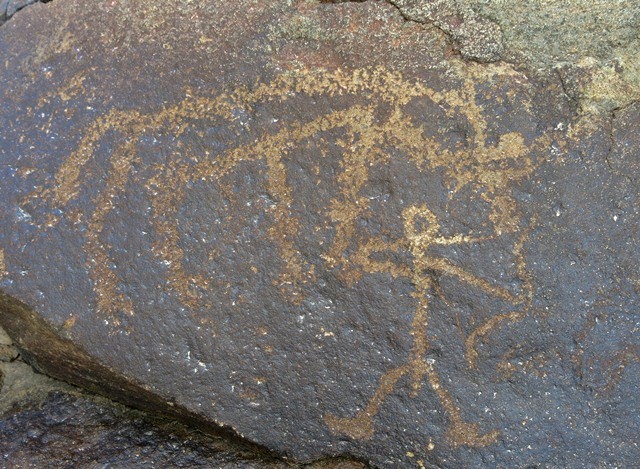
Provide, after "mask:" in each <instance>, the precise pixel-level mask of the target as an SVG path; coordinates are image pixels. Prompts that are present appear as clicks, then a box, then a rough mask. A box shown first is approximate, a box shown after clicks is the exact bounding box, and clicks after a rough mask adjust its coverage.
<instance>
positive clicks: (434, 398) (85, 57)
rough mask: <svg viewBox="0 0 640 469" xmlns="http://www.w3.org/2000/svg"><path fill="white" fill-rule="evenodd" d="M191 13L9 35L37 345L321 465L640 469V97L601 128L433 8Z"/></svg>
mask: <svg viewBox="0 0 640 469" xmlns="http://www.w3.org/2000/svg"><path fill="white" fill-rule="evenodd" d="M165 3H166V4H163V5H159V4H158V2H150V1H140V2H135V4H130V3H127V2H117V1H114V2H106V3H100V4H86V3H85V2H80V1H69V2H65V4H64V8H61V7H60V8H57V7H56V5H55V4H52V5H48V6H40V7H38V8H35V7H34V8H31V9H29V10H28V11H25V12H23V13H22V14H21V15H20V17H16V18H15V19H14V20H13V21H12V22H10V23H8V24H7V25H5V26H4V27H3V28H2V30H0V50H2V51H3V52H2V54H3V55H2V57H3V58H4V59H5V60H4V61H3V62H4V63H5V64H6V66H5V68H4V69H3V70H2V72H1V73H2V74H3V79H4V81H6V82H8V83H9V84H10V86H7V87H4V88H3V93H4V95H3V102H4V106H3V108H2V110H0V122H1V124H2V128H3V129H4V132H3V133H2V134H1V135H0V139H1V140H0V158H2V166H0V171H1V173H0V177H1V178H2V181H3V185H2V187H0V201H2V204H1V205H0V270H1V271H3V276H2V278H1V279H0V288H2V291H3V294H2V297H1V298H2V299H1V300H0V305H1V307H2V310H3V315H2V318H1V319H0V320H1V321H2V323H3V324H4V325H5V326H6V327H7V329H8V330H9V332H10V334H11V335H12V336H13V337H15V338H16V339H17V340H18V342H19V344H20V345H21V346H22V347H23V349H24V351H25V352H24V353H25V356H26V357H27V358H28V359H30V360H32V362H33V363H35V364H36V365H37V366H38V367H40V369H43V370H45V371H46V372H48V373H50V374H52V375H53V376H59V377H61V378H64V379H67V380H69V381H72V382H74V383H77V384H80V385H83V386H86V387H89V388H90V389H93V390H96V391H99V392H103V393H108V394H109V395H112V396H114V397H116V398H118V399H120V400H122V401H124V402H128V403H130V404H134V405H137V406H147V407H152V408H154V409H162V410H164V411H165V412H167V413H171V414H173V415H175V416H178V417H180V418H182V419H187V420H188V419H191V420H195V421H199V422H200V423H203V422H204V423H209V424H219V425H223V426H226V427H231V428H233V429H234V430H235V431H236V432H237V433H239V434H241V435H243V436H245V437H246V438H248V439H250V440H251V441H254V442H257V443H259V444H261V445H263V446H266V447H268V448H270V449H273V450H275V451H277V452H279V453H281V454H285V455H287V456H290V457H293V458H297V459H299V460H311V459H314V458H318V457H323V456H333V455H340V454H348V455H353V456H356V457H359V458H363V459H366V460H368V461H370V462H372V463H373V464H374V465H378V466H397V465H399V464H401V465H418V466H420V465H425V466H427V465H434V466H460V465H470V466H473V465H479V464H490V465H496V464H497V465H506V466H513V465H528V464H534V465H536V464H539V465H545V464H549V465H560V466H565V465H576V464H581V463H584V462H589V463H604V464H624V463H625V462H629V461H635V460H637V458H638V447H637V443H636V441H635V439H636V438H635V436H636V435H637V433H638V430H639V429H638V426H639V425H640V421H639V420H638V417H637V406H638V398H637V396H636V393H635V386H636V385H637V382H638V372H639V365H638V358H639V351H638V335H637V328H638V307H639V306H640V305H639V290H640V286H639V285H640V284H639V282H640V279H639V278H638V265H640V258H639V257H640V253H639V249H640V248H639V246H638V243H639V241H638V238H639V235H638V226H639V223H640V221H639V218H640V215H639V207H640V201H639V200H638V199H639V195H638V190H637V187H638V185H637V184H638V176H639V174H640V168H639V167H638V160H639V158H640V155H639V150H638V144H639V142H638V106H637V105H632V106H629V107H627V108H625V109H622V110H619V111H618V112H617V113H615V115H613V116H612V117H611V116H591V117H589V118H586V117H585V116H580V115H579V114H578V113H577V111H576V107H575V103H573V102H571V101H569V100H568V98H567V96H566V95H565V89H564V88H563V83H560V81H559V76H558V75H556V74H551V75H549V76H547V77H539V76H534V75H532V74H529V75H528V74H526V73H524V72H522V71H519V70H516V69H515V68H513V67H511V66H509V65H507V64H504V63H497V64H485V65H480V64H477V63H471V62H469V63H468V62H463V61H461V60H460V59H459V57H458V56H457V49H458V48H460V47H458V46H459V44H458V46H455V45H453V46H452V43H451V42H450V38H449V37H447V36H445V35H444V34H443V33H442V31H441V29H442V26H441V25H440V26H439V25H438V24H437V22H436V20H435V19H434V18H436V17H435V16H432V17H431V20H430V21H431V22H427V21H424V23H425V24H420V23H416V22H413V21H409V22H407V21H404V20H403V17H402V16H401V14H400V13H401V12H402V13H403V15H404V16H405V17H406V16H407V10H406V8H408V7H409V6H410V5H409V3H410V2H406V4H405V3H404V2H394V4H395V6H394V5H391V4H389V3H385V2H365V3H340V4H327V3H323V2H294V4H293V5H291V6H289V5H288V2H257V3H255V2H243V1H237V2H214V1H211V2H184V1H177V0H176V1H171V2H165ZM401 3H402V5H400V4H401ZM44 8H46V9H47V14H46V15H45V14H41V13H40V12H41V11H42V10H43V9H44ZM403 8H404V10H403ZM168 9H169V10H170V11H172V14H171V15H167V14H166V11H168ZM415 11H418V10H415ZM415 11H414V13H415ZM434 11H435V10H434ZM438 11H439V10H438ZM436 13H437V12H435V13H434V12H432V14H433V15H435V14H436ZM437 14H438V15H440V13H437ZM437 18H439V19H438V21H440V20H442V21H444V20H443V19H442V18H444V17H443V16H437ZM478 21H480V20H478ZM431 23H433V24H435V26H432V25H431ZM454 23H455V22H454ZM480 23H482V21H480ZM482 24H484V23H482ZM436 26H439V27H440V29H438V27H436ZM448 33H449V34H451V32H450V31H449V32H448ZM465 34H466V33H465ZM23 35H28V36H29V37H32V36H33V37H34V41H35V44H38V47H33V46H32V45H30V44H25V43H24V42H23V41H20V40H18V39H19V38H20V37H22V36H23ZM468 36H469V37H471V36H473V34H469V35H468ZM465 37H467V36H465ZM51 38H55V40H52V39H51ZM454 46H455V47H454ZM496 50H498V49H496ZM496 54H498V55H499V52H496ZM496 57H497V56H496ZM470 58H473V57H470ZM478 59H479V58H478ZM493 59H495V57H494V58H492V59H491V60H493ZM487 60H488V59H487ZM141 64H143V66H141ZM609 117H611V118H609ZM60 356H64V357H65V360H60V359H59V357H60ZM56 358H57V359H56Z"/></svg>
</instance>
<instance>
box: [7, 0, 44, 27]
mask: <svg viewBox="0 0 640 469" xmlns="http://www.w3.org/2000/svg"><path fill="white" fill-rule="evenodd" d="M38 1H41V0H0V26H2V25H3V24H4V23H6V22H7V21H8V20H9V19H10V18H11V17H12V16H13V15H15V14H16V13H17V12H18V11H20V10H22V9H23V8H25V7H27V6H29V5H33V4H34V3H37V2H38Z"/></svg>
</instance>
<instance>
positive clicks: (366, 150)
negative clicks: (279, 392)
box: [32, 68, 548, 446]
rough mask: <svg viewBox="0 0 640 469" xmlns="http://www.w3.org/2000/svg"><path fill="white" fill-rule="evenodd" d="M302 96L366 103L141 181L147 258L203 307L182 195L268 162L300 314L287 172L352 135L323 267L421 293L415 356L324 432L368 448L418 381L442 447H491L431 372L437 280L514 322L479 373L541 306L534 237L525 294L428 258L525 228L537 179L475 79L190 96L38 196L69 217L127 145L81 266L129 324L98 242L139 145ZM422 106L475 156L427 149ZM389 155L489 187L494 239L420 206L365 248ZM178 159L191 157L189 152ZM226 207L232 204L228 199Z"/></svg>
mask: <svg viewBox="0 0 640 469" xmlns="http://www.w3.org/2000/svg"><path fill="white" fill-rule="evenodd" d="M299 95H305V96H309V97H314V96H323V97H338V96H343V95H352V96H358V97H361V98H362V100H363V101H365V102H369V104H368V105H352V106H350V107H348V108H346V109H339V110H335V111H333V112H331V113H329V114H326V115H322V116H320V117H316V118H313V119H310V120H309V121H308V122H301V123H286V126H284V127H282V124H280V126H279V127H278V128H277V130H276V131H275V132H274V133H268V132H265V133H262V134H260V135H259V136H258V137H257V138H256V140H255V141H253V142H251V143H249V144H244V145H240V146H237V147H235V148H232V149H230V150H228V151H226V152H224V153H222V154H220V155H215V156H213V157H210V156H209V154H208V153H207V154H206V155H188V156H187V155H182V154H178V155H174V156H172V157H171V158H170V159H169V160H170V161H169V162H168V163H167V164H165V165H163V166H162V167H160V166H158V167H156V168H154V169H155V175H154V176H153V177H151V178H150V179H148V180H146V181H136V182H141V183H142V184H144V186H145V187H146V189H147V191H148V193H149V195H150V197H151V199H152V208H153V211H154V216H153V221H152V222H153V225H154V231H155V233H156V242H155V243H154V245H153V251H154V253H155V255H156V256H158V258H159V259H161V260H162V261H163V263H164V264H165V265H166V268H167V278H166V282H167V285H168V286H169V287H170V289H171V291H172V292H173V293H174V294H175V295H176V296H177V297H178V298H179V300H180V301H181V303H182V304H183V305H185V306H186V307H188V308H189V309H196V308H200V307H203V306H207V305H206V304H205V303H204V300H203V299H202V298H201V293H200V291H201V290H203V289H206V288H207V287H208V286H209V282H210V280H209V279H208V278H207V276H206V275H205V274H192V273H190V272H188V271H187V268H186V267H185V265H184V259H185V253H184V252H183V250H182V248H181V247H180V244H181V243H180V239H181V233H180V230H179V225H178V212H179V210H180V207H181V204H182V203H183V200H184V197H185V191H186V185H187V184H188V183H189V182H190V181H195V180H204V181H212V182H214V183H216V184H219V185H220V186H221V188H222V190H223V191H225V188H224V187H223V178H224V177H225V176H227V175H229V174H230V173H232V172H233V171H234V170H235V169H236V168H237V166H238V164H239V163H241V162H256V161H264V163H265V166H266V172H267V190H268V192H269V195H270V198H271V199H272V200H274V201H275V203H274V204H273V205H272V207H271V208H270V214H271V219H272V225H271V227H270V228H269V237H270V239H272V240H273V241H274V242H275V243H277V246H278V249H279V252H280V257H281V260H282V266H281V271H280V275H279V280H278V283H279V285H278V286H279V288H280V289H281V290H282V291H283V292H285V293H286V296H287V299H288V300H289V301H292V302H294V303H297V302H299V301H300V300H301V299H302V297H303V296H302V290H301V286H302V285H303V284H305V283H309V282H313V281H314V280H315V277H314V270H313V267H314V266H313V265H312V264H311V263H310V262H307V261H306V260H305V259H304V258H303V256H302V255H301V254H300V252H299V251H298V249H297V247H296V242H297V238H298V236H299V230H300V222H299V220H298V219H297V217H296V216H295V215H294V213H293V208H292V207H293V205H294V203H295V200H294V194H293V190H292V186H291V183H290V181H289V176H288V174H287V165H286V162H287V158H289V157H290V154H291V153H292V151H293V150H294V149H295V148H296V147H297V146H299V145H300V144H301V143H304V142H305V141H307V140H309V139H313V138H315V137H316V136H318V135H319V134H322V133H324V132H328V131H331V130H333V129H344V130H345V134H347V135H348V136H349V137H347V138H346V139H345V140H344V141H340V142H337V143H338V144H339V145H341V146H342V148H343V149H344V152H343V160H342V162H341V170H342V171H341V173H340V174H339V176H338V178H337V180H336V181H335V182H336V183H337V185H338V189H339V194H338V195H337V196H336V197H335V198H334V200H332V201H331V202H330V205H329V209H328V211H327V218H328V219H329V220H330V221H331V223H332V225H333V227H334V238H333V241H332V243H331V245H329V246H328V247H327V250H326V251H325V253H324V255H323V258H324V260H325V262H326V265H327V266H328V267H329V268H332V269H336V270H337V271H338V272H339V273H340V274H341V275H342V278H343V279H344V280H345V281H346V283H347V285H353V284H354V283H355V282H357V281H358V279H359V278H360V277H361V276H362V275H363V274H366V273H369V274H370V273H376V272H377V273H386V274H389V275H390V276H392V277H394V278H398V277H405V278H408V279H410V280H411V282H412V284H413V285H414V293H413V296H414V298H415V301H416V309H415V313H414V316H413V320H412V324H411V326H410V334H411V335H412V337H413V345H412V349H411V351H410V353H409V356H408V357H407V359H406V362H405V363H404V364H402V365H400V366H397V367H394V368H392V369H391V370H389V371H388V372H386V373H385V374H383V375H382V377H381V378H380V381H379V386H378V388H377V390H376V391H375V392H374V393H373V396H372V397H371V399H370V400H369V402H368V403H367V405H366V406H365V407H364V408H363V410H362V411H360V412H359V413H358V414H357V415H356V416H354V417H352V418H339V417H336V416H333V415H326V416H325V420H326V423H327V424H328V425H329V427H330V428H331V429H332V430H333V431H334V432H337V433H344V434H347V435H350V436H351V437H353V438H369V437H371V436H372V435H373V433H374V424H373V417H374V416H375V415H376V414H377V413H378V412H379V410H380V407H381V405H382V404H383V403H384V401H385V399H386V398H387V396H388V395H389V394H390V393H392V392H393V390H394V389H395V387H396V385H397V383H398V381H399V380H400V379H402V378H403V377H405V376H407V377H410V379H411V384H412V394H413V395H415V394H417V392H418V390H419V389H420V388H421V386H422V384H423V382H426V383H428V384H429V386H430V388H431V389H432V390H433V392H434V393H435V394H436V395H437V397H438V400H439V402H440V403H441V405H442V407H443V408H444V409H445V411H446V412H447V415H448V416H449V419H450V427H449V431H448V436H449V439H450V441H451V443H452V444H453V445H470V446H482V445H486V444H489V443H491V442H492V441H495V438H496V437H497V433H496V432H489V433H486V434H481V433H480V432H479V430H478V427H477V425H476V424H473V423H469V422H466V421H465V420H464V419H463V417H462V411H461V409H460V408H459V407H457V406H456V405H455V402H454V398H453V397H452V396H451V394H450V393H449V392H448V391H447V390H446V389H445V388H444V386H443V384H442V383H441V380H440V376H439V374H438V372H437V369H436V365H435V363H434V362H433V360H429V359H427V353H428V350H429V340H428V336H427V331H428V320H429V312H430V305H429V298H431V295H432V294H433V290H434V288H436V286H435V285H433V279H432V277H431V275H430V274H429V272H430V271H434V270H435V271H439V272H441V273H443V274H446V275H450V276H453V277H456V278H458V279H460V280H461V281H462V282H465V283H468V284H470V285H472V286H474V287H476V288H478V289H480V290H482V291H484V292H486V293H487V294H489V295H492V296H494V297H496V298H499V299H501V300H503V301H505V302H507V303H509V304H510V305H512V307H513V311H512V312H510V313H506V314H501V315H496V316H494V317H492V318H490V319H489V320H487V321H485V323H483V324H481V325H480V326H478V327H477V328H476V329H475V330H474V331H473V332H472V333H471V334H470V335H469V336H468V337H467V338H466V341H465V346H466V357H467V360H468V362H469V366H471V367H474V366H475V364H476V362H477V359H478V353H477V351H476V342H477V341H478V340H479V339H480V338H481V337H484V336H486V335H487V334H489V333H490V332H491V331H493V330H495V329H496V328H497V327H500V325H501V324H505V323H507V322H513V321H517V320H521V319H523V318H524V317H525V316H526V314H527V311H528V309H529V307H530V305H531V299H532V295H533V293H532V287H531V282H530V278H529V276H528V274H527V269H526V264H525V261H524V257H523V256H522V248H523V245H524V242H525V240H526V234H523V235H522V236H521V237H520V238H519V241H518V242H517V244H516V246H515V247H514V251H513V254H514V258H515V260H516V270H517V274H518V276H519V278H521V279H522V281H523V287H522V293H521V294H519V295H516V294H513V293H511V292H510V291H507V290H506V289H503V288H500V287H498V286H496V285H494V284H493V283H492V282H489V281H487V280H485V279H482V278H480V277H478V276H476V275H473V274H472V273H470V272H467V271H466V270H465V269H464V268H463V267H460V266H457V265H455V264H453V263H452V262H450V261H448V260H447V259H444V258H441V257H436V256H434V255H433V254H432V253H430V252H429V251H430V249H431V248H432V247H433V246H436V245H457V244H479V243H483V242H486V241H490V240H492V239H496V238H497V237H499V236H502V235H504V234H510V235H513V234H515V233H518V232H519V231H520V230H522V227H521V226H520V225H521V223H520V222H521V220H520V215H519V212H518V209H517V206H516V205H515V202H514V201H513V199H512V197H511V196H510V194H509V191H508V187H509V185H510V184H512V183H513V182H514V181H517V180H521V179H522V178H524V177H526V176H528V175H530V174H531V173H532V171H533V170H534V169H535V165H534V163H533V162H532V161H531V159H530V158H528V157H526V154H527V148H526V146H525V144H524V141H523V137H522V136H521V135H520V134H517V133H510V134H505V135H502V136H501V137H500V139H499V141H498V143H497V144H496V145H487V143H486V140H487V138H486V133H487V125H486V122H485V118H484V116H483V110H482V108H481V106H480V105H478V104H477V102H476V90H475V80H474V79H466V80H463V83H462V88H461V89H460V90H458V91H456V90H452V91H442V92H436V91H434V90H432V89H430V88H428V87H426V86H424V85H423V84H421V83H419V82H409V81H407V80H405V79H403V77H402V76H401V75H400V74H399V73H397V72H389V71H387V70H384V69H382V68H375V69H366V70H354V71H349V72H347V71H342V70H335V71H324V70H319V71H316V72H311V73H299V74H290V75H282V76H280V77H278V78H276V79H274V80H273V81H271V82H270V83H260V84H256V85H255V86H254V87H253V88H251V89H250V88H242V87H239V88H237V89H236V90H234V91H233V92H231V93H229V94H225V93H222V94H220V95H218V96H217V97H214V98H208V97H193V96H190V95H189V94H188V93H187V97H186V98H185V99H184V100H182V101H181V102H179V103H177V104H176V105H174V106H170V107H167V108H165V109H163V110H161V111H159V112H157V113H155V114H149V115H143V114H141V113H139V112H138V111H118V110H114V111H111V112H110V113H108V114H107V115H105V116H104V117H102V118H100V119H98V120H96V122H95V123H94V124H93V125H92V126H90V127H89V129H88V130H87V132H86V134H85V136H84V138H83V139H82V140H81V142H80V144H79V146H78V149H77V150H76V151H75V152H73V153H72V154H71V155H70V156H69V157H68V158H67V160H66V161H64V162H63V164H62V165H61V167H60V169H59V170H58V172H57V173H56V175H55V177H54V181H53V183H52V184H51V185H50V186H49V187H46V188H44V189H42V190H41V191H36V193H34V194H33V195H32V198H36V197H38V196H40V197H42V199H43V200H44V201H45V203H46V204H47V205H48V206H49V207H51V208H54V207H58V208H60V209H64V208H65V206H66V205H68V204H69V202H71V201H72V200H74V199H75V198H76V197H78V196H79V195H80V193H81V191H82V188H83V184H84V183H85V182H84V181H85V180H86V179H89V178H84V177H81V175H82V174H83V173H84V172H86V171H87V167H88V166H89V163H90V162H91V161H92V159H93V158H94V156H95V155H94V153H95V149H96V146H97V145H98V144H99V143H100V141H101V139H103V138H104V137H105V135H106V134H107V133H108V132H116V133H119V134H120V135H121V137H122V138H123V139H124V141H125V143H124V144H122V145H121V146H120V147H119V148H118V150H117V151H116V152H114V153H113V154H112V155H111V156H110V160H109V170H108V175H107V177H106V180H105V184H104V187H103V188H102V189H101V190H100V192H99V194H98V196H96V198H95V200H94V203H95V207H96V208H95V210H94V213H93V214H92V215H90V216H89V217H88V218H89V220H88V221H87V223H88V234H87V235H86V250H87V255H88V261H87V262H88V265H89V268H90V275H91V279H92V281H93V284H94V291H95V294H96V298H97V302H98V312H99V313H101V314H104V315H107V316H110V317H112V318H114V323H116V325H117V319H116V316H117V314H118V313H120V312H124V313H126V314H132V313H133V309H134V308H133V305H132V304H131V301H130V300H129V299H128V298H126V297H124V295H123V294H121V293H120V292H119V291H118V285H119V283H120V279H119V277H118V274H117V272H116V269H113V268H111V267H110V264H111V259H110V256H109V250H110V247H109V246H107V245H105V244H104V243H103V241H102V238H103V232H104V226H105V223H106V219H107V216H108V214H109V213H110V212H111V211H112V210H113V208H114V205H113V204H114V200H116V198H117V196H118V195H119V194H121V193H122V192H123V191H124V190H125V186H126V185H127V184H128V183H130V182H131V178H132V177H135V175H133V173H132V171H131V168H132V164H133V162H135V161H136V159H137V158H138V156H137V150H136V144H137V141H138V139H139V138H140V137H141V136H142V135H145V134H149V133H153V132H158V131H163V132H171V133H172V134H173V135H174V136H176V137H179V136H181V135H183V134H184V133H185V132H187V131H188V130H189V129H190V128H191V127H192V126H193V125H194V123H197V122H201V121H213V120H216V121H217V120H222V121H224V122H232V121H233V114H234V111H235V110H238V109H244V110H247V109H248V110H250V109H251V108H252V107H253V106H255V105H256V104H258V103H261V102H263V103H264V102H271V101H277V102H278V103H283V102H286V101H288V100H293V99H296V97H297V96H299ZM415 98H422V99H429V100H431V101H432V102H433V103H435V104H436V105H438V106H440V107H441V109H442V110H443V111H444V113H445V115H447V116H449V117H455V116H463V117H465V118H466V120H467V122H468V125H470V126H471V127H472V129H471V130H472V141H473V142H472V144H471V145H470V148H467V149H459V150H456V151H455V152H452V151H450V150H447V149H445V148H442V146H441V145H440V144H438V143H437V142H435V141H432V140H430V139H428V138H426V137H425V136H424V129H423V128H422V127H421V126H420V125H419V123H416V122H415V121H414V120H413V119H412V118H411V117H409V116H406V115H405V113H404V106H405V105H406V104H408V103H409V102H410V101H411V100H412V99H415ZM381 103H384V104H385V105H386V106H387V107H389V108H390V109H391V112H390V113H389V114H384V113H377V109H378V106H379V105H380V104H381ZM381 116H386V117H381ZM380 119H382V121H381V120H380ZM545 144H548V142H547V140H545V139H544V138H543V139H539V141H538V142H536V143H535V144H534V146H535V145H538V146H539V145H545ZM386 146H393V147H395V148H397V149H398V150H399V151H400V152H402V153H404V154H405V155H406V157H407V158H408V159H410V160H411V161H412V162H413V163H414V164H415V167H416V168H417V170H419V171H426V170H435V169H442V170H443V171H444V172H445V173H446V174H447V176H448V177H449V179H450V180H451V181H453V182H454V185H453V187H452V190H453V193H454V194H455V193H456V192H457V191H459V190H460V189H461V188H462V187H465V186H467V185H471V186H472V187H474V188H480V189H482V190H481V191H479V192H481V194H482V195H481V197H483V198H484V200H486V201H487V202H488V203H489V204H490V206H491V212H490V215H489V219H490V220H491V221H492V223H493V233H490V234H488V235H482V236H477V235H476V234H474V233H468V234H461V233H458V234H454V235H452V236H447V237H445V236H442V235H441V233H440V225H439V222H438V219H437V217H436V216H435V214H434V213H433V212H432V211H431V210H429V208H428V207H427V206H426V205H421V206H409V207H405V208H404V210H403V212H402V213H401V214H398V216H399V218H401V220H402V223H403V228H404V234H403V235H402V236H401V237H400V238H399V239H396V240H390V241H387V240H383V239H382V238H365V237H364V236H363V235H362V234H361V233H359V231H358V230H357V221H358V219H359V218H361V217H363V216H366V215H367V214H368V212H369V211H370V201H369V200H368V198H367V197H364V196H363V195H362V190H363V188H364V187H365V186H366V184H367V183H368V181H369V172H370V168H371V167H372V166H374V165H384V164H386V163H388V161H389V157H390V155H389V154H388V153H387V152H385V151H384V148H385V147H386ZM179 151H180V152H182V153H184V150H183V149H180V150H179ZM474 192H476V191H474ZM227 195H230V191H229V194H227ZM56 223H57V220H56V219H54V218H51V219H50V220H49V223H48V224H49V225H50V226H53V225H55V224H56ZM419 226H420V228H419ZM399 253H406V254H408V255H410V257H411V261H409V262H404V263H402V262H396V261H392V260H391V259H392V258H394V256H393V254H399ZM401 257H402V256H401ZM425 380H426V381H425Z"/></svg>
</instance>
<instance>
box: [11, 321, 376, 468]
mask: <svg viewBox="0 0 640 469" xmlns="http://www.w3.org/2000/svg"><path fill="white" fill-rule="evenodd" d="M5 338H6V339H7V340H8V341H9V343H8V344H7V345H11V339H8V336H7V335H6V334H5V333H4V331H3V330H2V329H0V339H2V340H5ZM0 377H3V378H4V379H0V458H1V459H0V460H1V461H2V463H1V464H2V467H21V468H24V467H34V468H41V467H97V466H99V467H141V466H144V467H196V466H204V467H219V468H223V467H224V468H261V469H262V468H282V469H286V468H288V469H295V468H300V467H307V468H309V469H359V468H362V467H363V466H364V465H363V464H362V463H359V462H355V461H347V460H339V459H338V460H325V461H318V462H316V463H314V464H312V465H309V466H300V465H297V464H293V463H291V462H286V461H282V460H277V459H275V458H274V457H273V456H272V455H269V454H265V453H264V452H260V451H258V450H256V448H255V447H252V446H251V445H248V444H246V443H243V442H240V441H238V440H230V439H228V438H222V437H211V436H206V435H204V434H203V433H201V432H198V431H197V430H194V429H192V428H188V427H185V426H183V425H180V424H178V423H175V422H169V421H166V420H162V419H159V418H157V417H153V416H151V415H146V414H143V413H142V412H139V411H134V410H131V409H127V408H126V407H124V406H122V405H119V404H115V403H113V402H111V401H108V400H107V399H104V398H100V397H97V396H92V395H88V394H84V393H82V392H81V391H80V390H79V389H77V388H74V387H72V386H69V385H66V384H64V383H61V382H59V381H56V380H53V379H50V378H48V377H46V376H44V375H41V374H38V373H34V371H33V370H32V369H31V367H30V366H29V365H27V364H26V363H24V362H22V361H20V360H17V361H11V362H10V363H9V362H5V363H0Z"/></svg>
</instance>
